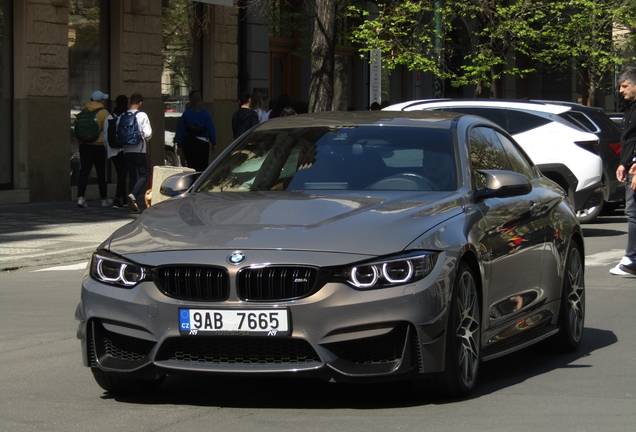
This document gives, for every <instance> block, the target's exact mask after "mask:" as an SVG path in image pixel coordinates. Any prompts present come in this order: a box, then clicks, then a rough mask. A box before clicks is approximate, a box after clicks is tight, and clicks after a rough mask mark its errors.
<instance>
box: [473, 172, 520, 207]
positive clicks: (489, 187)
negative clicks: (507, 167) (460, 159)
mask: <svg viewBox="0 0 636 432" xmlns="http://www.w3.org/2000/svg"><path fill="white" fill-rule="evenodd" d="M477 172H478V173H480V174H482V175H483V176H484V177H485V179H486V187H485V188H483V189H479V190H478V191H477V198H478V199H479V200H483V199H486V198H506V197H513V196H520V195H526V194H528V193H530V191H532V185H531V184H530V181H529V180H528V177H526V176H525V175H523V174H519V173H517V172H514V171H504V170H485V169H479V170H477Z"/></svg>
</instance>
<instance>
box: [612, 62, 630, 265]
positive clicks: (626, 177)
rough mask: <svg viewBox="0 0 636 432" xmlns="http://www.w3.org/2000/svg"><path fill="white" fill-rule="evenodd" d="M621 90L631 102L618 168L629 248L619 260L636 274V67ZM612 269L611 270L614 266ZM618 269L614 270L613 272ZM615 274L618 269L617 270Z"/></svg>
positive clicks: (621, 80) (626, 72)
mask: <svg viewBox="0 0 636 432" xmlns="http://www.w3.org/2000/svg"><path fill="white" fill-rule="evenodd" d="M618 85H619V93H620V94H622V95H623V97H624V98H625V100H626V101H629V102H631V106H630V107H629V109H628V110H627V112H625V115H624V117H623V132H622V133H621V161H620V165H619V166H618V169H617V170H616V178H617V179H618V181H622V182H625V216H626V217H627V248H626V249H625V257H623V261H621V263H619V266H618V267H619V269H620V270H622V271H623V272H625V273H623V274H632V275H636V201H635V200H634V198H635V196H634V195H635V194H636V175H635V174H636V164H635V163H634V162H635V159H636V103H634V102H635V101H636V68H634V67H630V68H627V69H625V70H624V71H623V72H621V74H620V75H619V76H618ZM610 272H611V270H610ZM612 273H614V272H612ZM614 274H615V273H614Z"/></svg>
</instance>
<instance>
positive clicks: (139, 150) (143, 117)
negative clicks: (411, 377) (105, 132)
mask: <svg viewBox="0 0 636 432" xmlns="http://www.w3.org/2000/svg"><path fill="white" fill-rule="evenodd" d="M143 103H144V98H143V96H142V95H141V94H139V93H133V94H132V95H130V108H129V109H128V111H126V112H125V113H124V114H122V115H121V116H119V118H118V119H117V141H120V142H121V141H122V140H125V141H126V143H125V144H123V147H124V155H125V158H126V166H127V167H128V178H129V179H130V186H129V188H130V194H128V197H127V200H128V206H129V207H130V209H131V210H132V211H133V212H134V213H138V212H139V205H138V204H137V197H138V196H139V195H140V194H141V193H142V192H143V190H142V189H143V188H144V186H146V182H147V181H148V170H149V165H150V164H149V161H148V158H147V151H148V140H150V138H151V137H152V127H151V126H150V119H149V118H148V115H147V114H146V113H145V112H143V111H140V109H141V106H142V105H143ZM133 139H134V141H131V140H133Z"/></svg>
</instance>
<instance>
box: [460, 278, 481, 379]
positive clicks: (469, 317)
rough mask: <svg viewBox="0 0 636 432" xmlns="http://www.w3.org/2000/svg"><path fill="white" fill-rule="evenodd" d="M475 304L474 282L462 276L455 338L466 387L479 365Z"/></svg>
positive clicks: (477, 324)
mask: <svg viewBox="0 0 636 432" xmlns="http://www.w3.org/2000/svg"><path fill="white" fill-rule="evenodd" d="M477 304H478V303H477V293H476V289H475V285H474V282H473V280H472V278H471V277H470V275H469V274H464V275H463V277H462V281H461V285H460V289H459V292H458V298H457V312H458V317H459V323H458V327H457V331H456V337H457V339H458V342H459V347H458V353H457V354H458V364H459V367H460V372H461V374H462V379H463V381H464V383H465V384H466V385H470V384H471V383H472V381H473V379H474V378H475V374H476V371H477V365H478V363H479V354H478V352H479V351H478V350H479V347H478V341H479V331H480V330H479V322H478V320H477V317H476V314H477Z"/></svg>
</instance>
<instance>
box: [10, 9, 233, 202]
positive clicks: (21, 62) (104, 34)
mask: <svg viewBox="0 0 636 432" xmlns="http://www.w3.org/2000/svg"><path fill="white" fill-rule="evenodd" d="M172 3H173V2H172V1H171V0H118V1H117V0H115V1H108V0H79V1H69V0H0V204H11V203H28V202H49V201H65V200H73V199H76V196H75V191H74V187H73V185H72V183H73V175H72V174H73V173H72V171H73V168H72V158H73V146H74V145H76V144H75V143H74V142H73V141H74V140H73V138H72V129H71V124H72V118H73V114H74V113H76V112H77V110H79V109H81V108H82V107H83V106H84V104H85V103H86V102H88V101H89V100H90V95H91V93H92V92H93V91H94V90H101V91H103V92H104V93H107V94H109V95H110V102H111V103H112V104H113V106H114V99H115V98H116V96H117V95H119V94H125V95H128V96H130V95H131V94H132V93H134V92H137V93H141V94H142V95H143V96H144V111H145V112H146V113H147V114H148V116H149V118H150V121H151V124H152V126H153V137H152V139H151V141H150V146H149V149H150V152H149V153H150V157H151V163H152V165H153V166H154V165H162V164H163V161H164V148H165V147H164V144H165V140H166V136H168V135H167V134H166V128H165V118H166V111H167V109H166V106H167V105H166V96H167V95H166V94H164V93H162V75H163V74H164V58H165V52H164V45H165V43H164V42H165V35H162V31H163V26H162V19H163V16H164V13H165V12H166V10H165V9H166V8H170V7H173V6H174V5H173V4H172ZM193 10H195V13H196V14H199V16H200V17H202V18H200V19H195V20H194V22H195V23H196V25H197V26H198V27H197V28H196V29H192V30H193V31H191V35H192V39H193V40H192V41H191V43H190V62H191V73H190V83H189V84H190V87H191V89H197V90H200V91H201V92H202V94H203V99H204V102H205V106H206V108H207V109H208V110H209V111H210V113H211V114H212V116H213V118H214V120H215V123H216V126H217V134H218V147H217V152H218V151H221V150H222V148H223V147H224V146H227V145H228V144H229V143H230V142H231V140H232V132H231V116H232V114H233V113H234V111H235V110H236V108H237V105H236V88H237V78H238V75H237V74H238V66H237V65H238V53H237V44H236V40H237V31H238V25H237V17H238V9H237V8H236V7H235V6H233V3H232V1H231V0H230V1H228V0H210V1H207V2H205V4H204V2H200V4H197V5H196V7H195V8H194V9H193ZM107 108H111V107H109V106H107ZM69 155H70V156H69ZM69 159H70V161H69ZM69 171H70V172H71V175H69ZM95 189H96V188H95V187H94V186H93V185H91V184H90V182H89V190H88V192H87V197H88V198H90V194H91V192H93V193H94V194H96V190H95ZM111 196H112V194H111ZM94 197H97V196H96V195H95V196H94Z"/></svg>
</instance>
